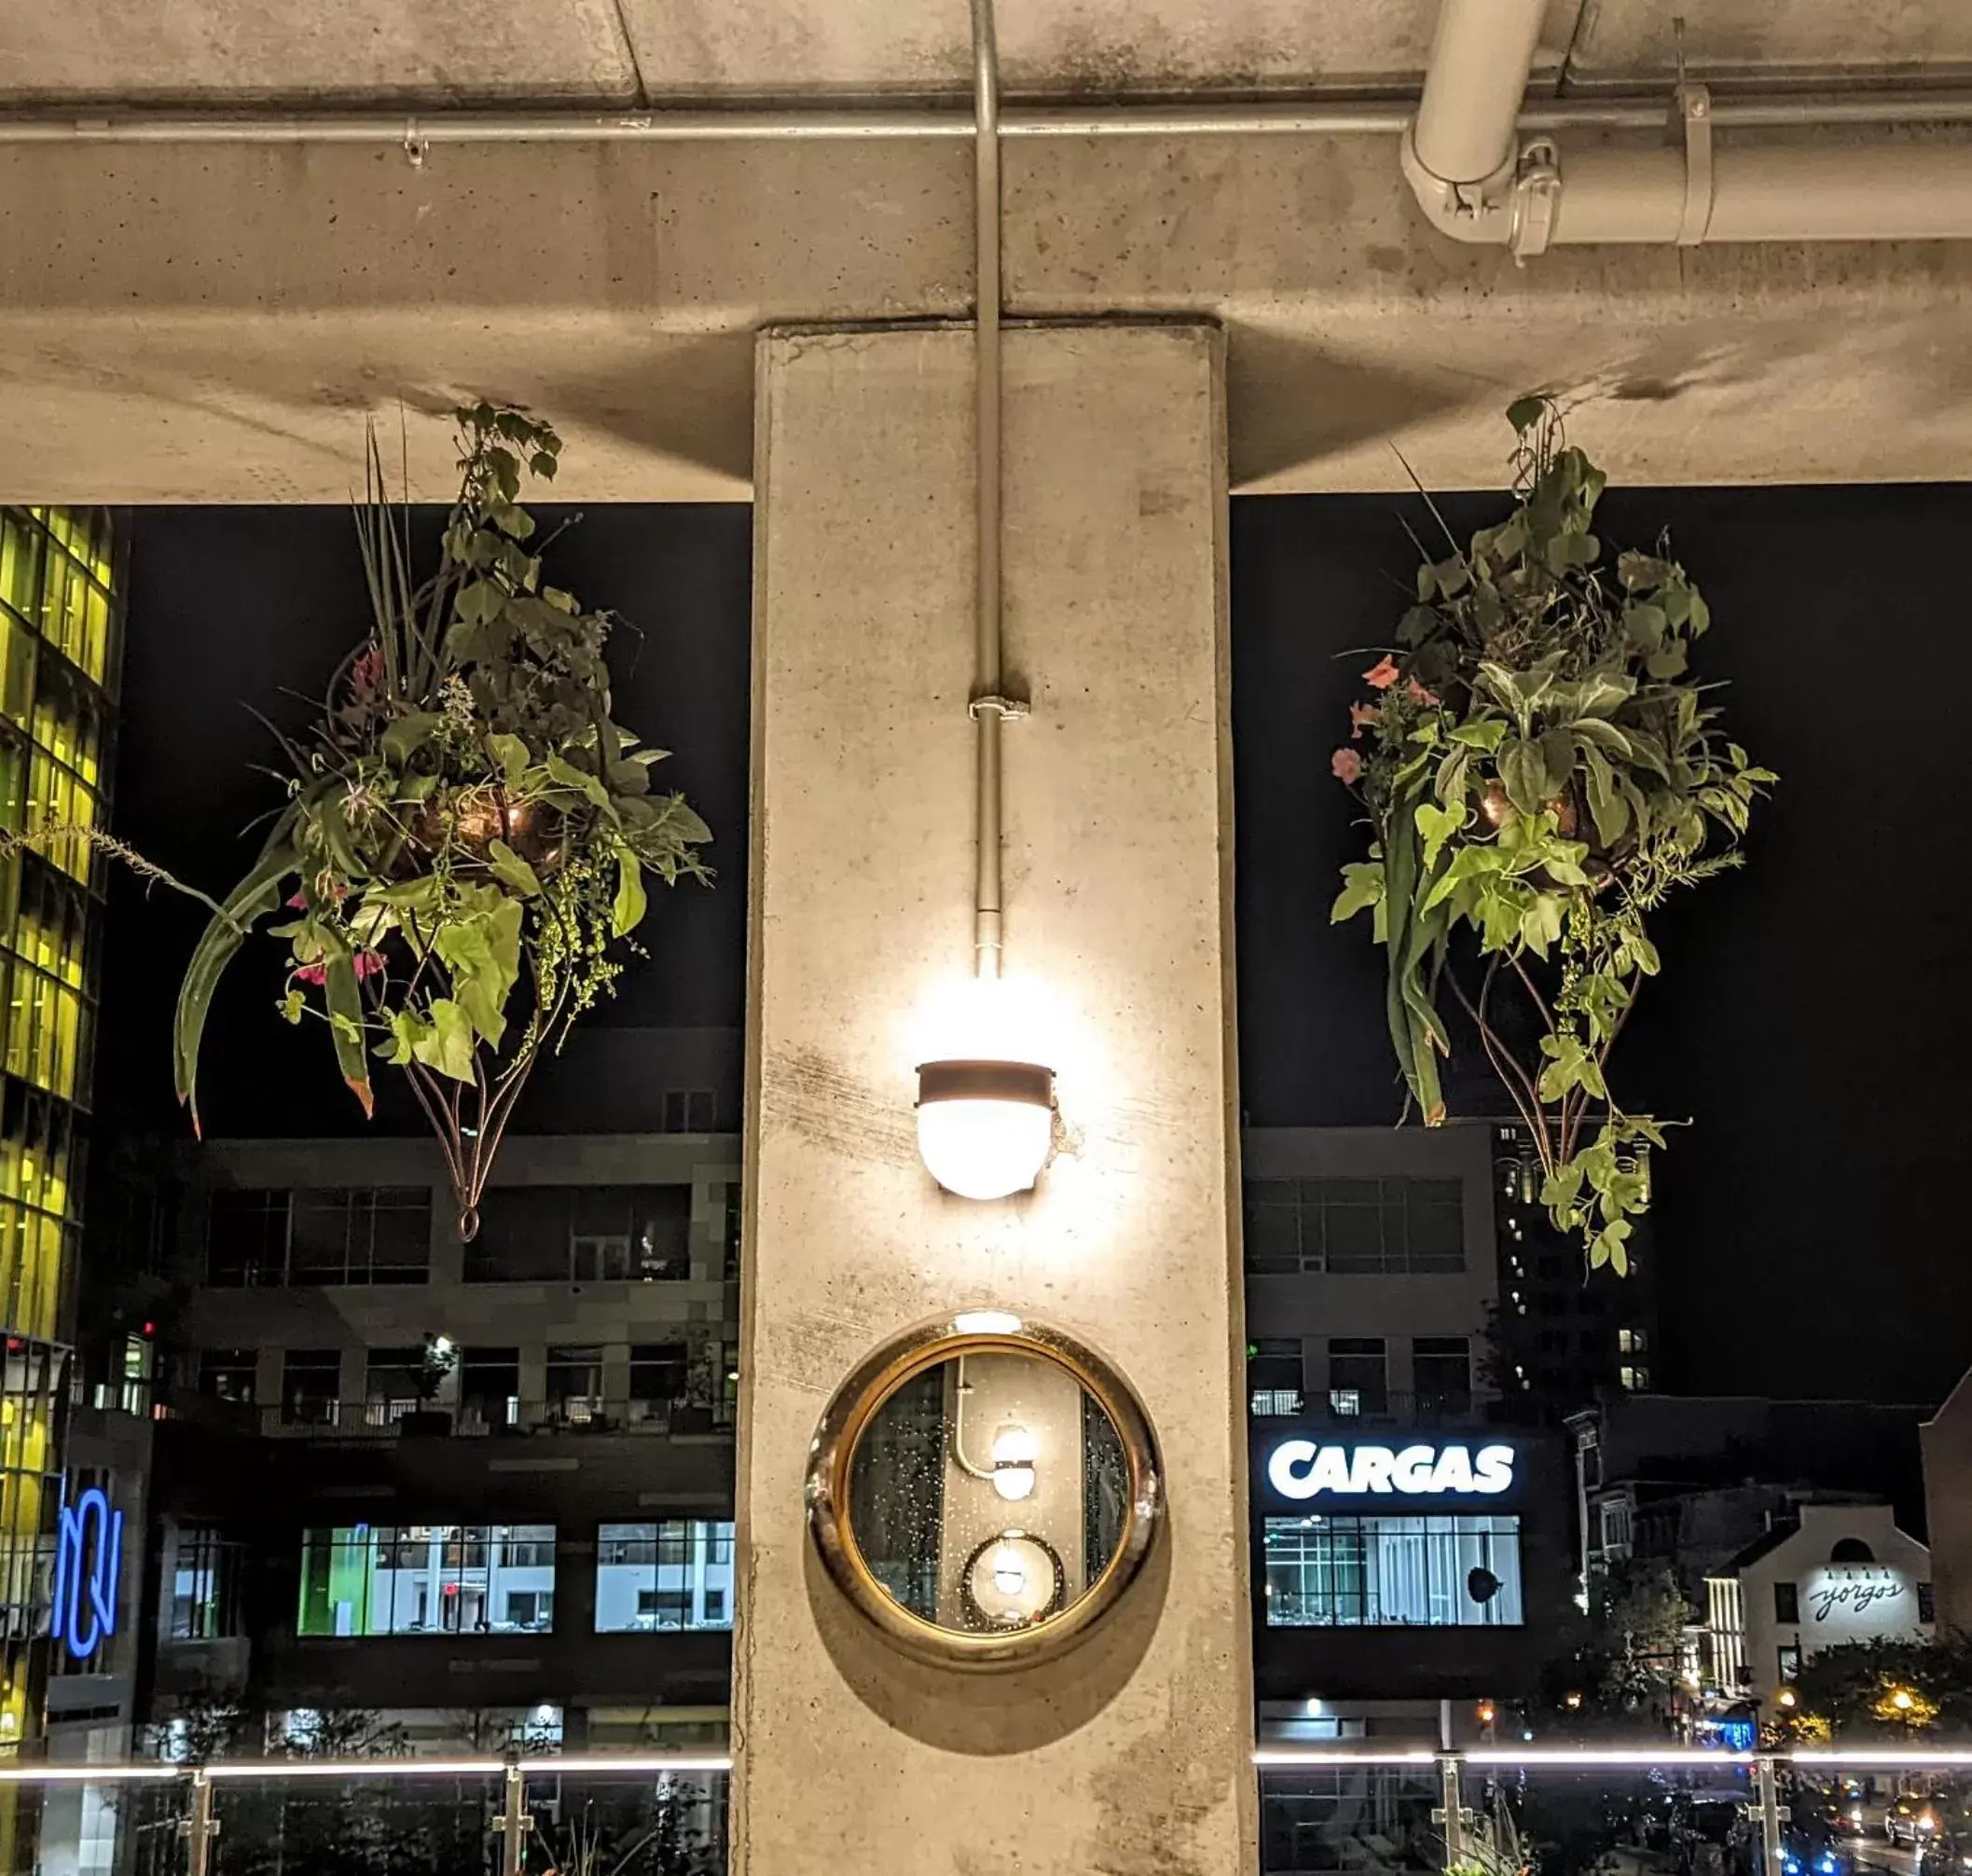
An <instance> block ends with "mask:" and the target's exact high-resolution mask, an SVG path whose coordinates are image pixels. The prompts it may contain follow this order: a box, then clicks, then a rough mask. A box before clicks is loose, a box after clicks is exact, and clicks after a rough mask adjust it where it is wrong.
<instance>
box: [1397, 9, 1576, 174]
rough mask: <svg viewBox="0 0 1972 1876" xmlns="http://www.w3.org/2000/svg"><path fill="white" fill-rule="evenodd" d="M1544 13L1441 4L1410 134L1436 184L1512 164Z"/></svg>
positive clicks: (1421, 160) (1535, 10)
mask: <svg viewBox="0 0 1972 1876" xmlns="http://www.w3.org/2000/svg"><path fill="white" fill-rule="evenodd" d="M1546 12H1547V7H1546V0H1440V4H1439V8H1438V27H1437V30H1436V31H1435V32H1434V33H1433V34H1432V35H1431V57H1430V62H1429V63H1428V64H1427V66H1426V67H1425V83H1424V95H1423V96H1422V97H1421V98H1420V99H1419V100H1418V104H1417V117H1416V121H1415V123H1414V125H1413V128H1412V131H1411V146H1412V148H1413V150H1415V151H1416V153H1417V159H1418V160H1419V161H1420V162H1421V163H1422V164H1423V165H1424V167H1425V168H1426V170H1427V171H1428V172H1430V173H1431V174H1432V175H1433V176H1435V177H1437V178H1438V180H1439V181H1440V182H1444V183H1481V182H1484V181H1485V180H1486V179H1487V178H1488V177H1489V176H1492V175H1493V174H1495V173H1496V172H1497V171H1499V170H1500V169H1501V168H1502V167H1503V166H1505V165H1507V164H1509V163H1510V162H1511V161H1512V160H1513V153H1514V143H1515V138H1514V125H1515V122H1516V121H1517V120H1518V118H1519V117H1520V108H1521V103H1522V101H1523V99H1524V97H1525V95H1526V90H1527V73H1528V70H1529V68H1530V67H1531V66H1532V64H1533V62H1534V48H1535V47H1536V46H1537V45H1538V44H1539V41H1540V28H1541V22H1542V20H1543V19H1544V17H1545V15H1546Z"/></svg>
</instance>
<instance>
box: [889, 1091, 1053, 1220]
mask: <svg viewBox="0 0 1972 1876" xmlns="http://www.w3.org/2000/svg"><path fill="white" fill-rule="evenodd" d="M1054 1138H1055V1074H1054V1070H1053V1069H1043V1068H1041V1067H1039V1066H1038V1065H1037V1064H1035V1063H1032V1062H990V1061H945V1062H926V1063H923V1064H922V1065H921V1066H920V1067H919V1068H918V1070H917V1151H918V1152H919V1154H920V1155H922V1157H923V1159H924V1163H925V1166H926V1167H927V1169H928V1170H929V1171H930V1173H931V1177H932V1178H933V1179H936V1180H937V1181H938V1183H939V1184H940V1185H942V1186H943V1187H944V1188H945V1190H946V1191H947V1192H950V1193H958V1196H959V1197H960V1198H1006V1197H1009V1196H1011V1195H1012V1194H1013V1193H1016V1192H1026V1191H1027V1189H1028V1187H1030V1186H1031V1185H1032V1184H1033V1183H1034V1181H1035V1179H1037V1178H1038V1177H1039V1176H1040V1173H1041V1167H1042V1166H1045V1165H1046V1164H1047V1159H1048V1150H1049V1148H1050V1147H1051V1145H1052V1144H1053V1142H1054Z"/></svg>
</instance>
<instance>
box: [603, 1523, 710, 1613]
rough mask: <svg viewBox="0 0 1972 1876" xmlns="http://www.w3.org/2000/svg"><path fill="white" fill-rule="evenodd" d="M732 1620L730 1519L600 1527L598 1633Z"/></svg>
mask: <svg viewBox="0 0 1972 1876" xmlns="http://www.w3.org/2000/svg"><path fill="white" fill-rule="evenodd" d="M732 1625H733V1526H732V1524H730V1523H727V1522H724V1521H714V1520H710V1519H705V1518H669V1519H665V1520H663V1521H661V1522H659V1523H655V1524H603V1525H601V1526H600V1527H599V1528H598V1530H597V1532H596V1633H597V1634H598V1635H628V1634H637V1633H644V1632H649V1631H652V1630H657V1629H729V1628H731V1627H732Z"/></svg>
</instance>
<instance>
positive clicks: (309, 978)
mask: <svg viewBox="0 0 1972 1876" xmlns="http://www.w3.org/2000/svg"><path fill="white" fill-rule="evenodd" d="M295 977H296V981H297V982H298V983H302V984H326V983H327V982H328V966H327V965H326V964H299V965H296V968H295Z"/></svg>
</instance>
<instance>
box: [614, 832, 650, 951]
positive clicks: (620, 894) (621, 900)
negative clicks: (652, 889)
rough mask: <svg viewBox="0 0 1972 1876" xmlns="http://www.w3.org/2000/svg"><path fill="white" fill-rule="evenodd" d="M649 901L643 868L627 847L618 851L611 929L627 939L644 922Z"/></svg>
mask: <svg viewBox="0 0 1972 1876" xmlns="http://www.w3.org/2000/svg"><path fill="white" fill-rule="evenodd" d="M646 904H647V901H646V899H645V897H644V890H643V868H642V867H641V865H639V864H638V862H637V856H636V855H635V854H634V853H632V852H631V851H630V849H629V848H627V847H619V848H617V849H616V900H615V904H613V905H612V906H611V908H610V929H611V930H612V931H614V932H615V934H616V936H617V937H619V938H627V937H628V936H629V934H630V933H631V932H632V931H636V929H637V928H638V926H639V925H641V923H642V922H643V915H644V911H645V908H646Z"/></svg>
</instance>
